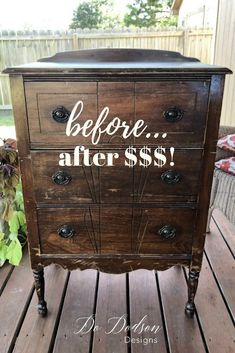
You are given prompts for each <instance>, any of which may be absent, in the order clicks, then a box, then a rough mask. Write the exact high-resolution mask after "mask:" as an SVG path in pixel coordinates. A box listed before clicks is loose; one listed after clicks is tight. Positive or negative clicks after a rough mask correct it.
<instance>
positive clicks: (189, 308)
mask: <svg viewBox="0 0 235 353" xmlns="http://www.w3.org/2000/svg"><path fill="white" fill-rule="evenodd" d="M184 311H185V315H186V316H187V317H188V318H190V319H192V318H193V317H194V313H195V304H194V303H187V304H186V305H185V310H184Z"/></svg>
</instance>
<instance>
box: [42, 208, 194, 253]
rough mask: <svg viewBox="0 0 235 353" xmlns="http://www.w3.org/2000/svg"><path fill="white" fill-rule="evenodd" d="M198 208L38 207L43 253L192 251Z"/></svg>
mask: <svg viewBox="0 0 235 353" xmlns="http://www.w3.org/2000/svg"><path fill="white" fill-rule="evenodd" d="M195 215H196V211H195V210H193V209H190V208H137V207H132V206H130V207H127V206H123V207H118V206H109V205H101V206H100V207H99V208H98V207H95V206H92V207H76V209H75V208H45V209H39V210H38V224H39V234H40V244H41V252H42V254H84V255H85V254H104V255H105V254H117V255H118V254H165V255H167V254H190V252H191V246H192V239H193V233H194V223H195Z"/></svg>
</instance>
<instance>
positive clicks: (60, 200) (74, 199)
mask: <svg viewBox="0 0 235 353" xmlns="http://www.w3.org/2000/svg"><path fill="white" fill-rule="evenodd" d="M100 152H102V153H104V154H105V155H106V154H107V151H105V150H100ZM112 152H113V153H118V154H119V158H117V159H115V160H114V161H113V163H114V165H113V166H107V165H104V166H101V167H97V166H95V165H91V166H84V164H83V160H82V159H81V166H71V167H61V166H59V165H58V162H59V155H60V151H50V150H48V151H45V152H31V156H32V164H33V176H34V190H35V196H36V201H37V203H39V204H40V203H45V204H76V203H111V204H112V203H132V202H135V203H140V202H144V203H148V202H164V203H165V202H173V201H196V197H197V192H198V181H199V173H200V163H201V157H202V151H201V150H193V149H192V150H175V152H174V166H173V167H172V166H170V162H171V155H170V151H169V149H167V151H166V158H167V163H166V165H164V166H162V167H161V168H159V167H157V166H155V165H154V164H153V163H152V164H151V165H149V166H148V167H146V168H144V167H143V166H140V165H137V164H136V165H135V166H134V167H133V168H132V167H129V166H127V165H125V161H126V162H128V158H127V157H126V156H125V150H112ZM70 153H71V155H72V151H70ZM95 153H98V151H94V150H90V161H91V162H92V160H93V158H94V155H95ZM136 155H137V156H138V164H139V163H140V161H142V163H143V159H141V158H140V157H139V155H140V153H139V150H137V152H136ZM149 155H150V156H151V158H152V161H154V160H156V159H155V157H154V149H152V150H151V153H150V154H149ZM158 162H159V161H158ZM159 163H160V162H159Z"/></svg>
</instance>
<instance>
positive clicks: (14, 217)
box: [9, 211, 20, 233]
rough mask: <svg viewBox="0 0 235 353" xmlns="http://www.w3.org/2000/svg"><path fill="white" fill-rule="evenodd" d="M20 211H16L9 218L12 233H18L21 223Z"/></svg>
mask: <svg viewBox="0 0 235 353" xmlns="http://www.w3.org/2000/svg"><path fill="white" fill-rule="evenodd" d="M17 213H18V212H17V211H14V212H13V215H12V217H11V218H10V220H9V228H10V232H11V233H18V230H19V228H20V223H19V219H18V214H17Z"/></svg>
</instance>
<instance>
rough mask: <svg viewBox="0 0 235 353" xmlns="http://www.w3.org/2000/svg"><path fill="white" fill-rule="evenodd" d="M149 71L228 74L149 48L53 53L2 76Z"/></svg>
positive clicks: (217, 68) (221, 69) (195, 60)
mask: <svg viewBox="0 0 235 353" xmlns="http://www.w3.org/2000/svg"><path fill="white" fill-rule="evenodd" d="M94 71H95V72H97V71H98V72H110V71H111V72H123V73H125V72H141V71H142V72H143V71H144V72H146V71H148V72H153V73H163V72H166V73H172V72H176V73H189V72H190V73H211V74H214V73H222V74H227V73H232V72H231V71H230V70H229V69H227V68H225V67H222V66H215V65H208V64H202V63H201V62H200V61H199V60H198V59H195V58H190V57H185V56H183V55H181V54H180V53H177V52H173V51H166V50H152V49H128V48H122V49H120V48H115V49H110V48H108V49H88V50H74V51H65V52H61V53H57V54H55V55H54V56H52V57H48V58H43V59H40V60H38V61H37V62H33V63H29V64H24V65H20V66H13V67H10V68H7V69H5V70H4V71H3V73H8V74H39V73H57V74H58V73H63V74H64V73H76V72H77V73H79V72H83V73H84V72H94Z"/></svg>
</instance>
